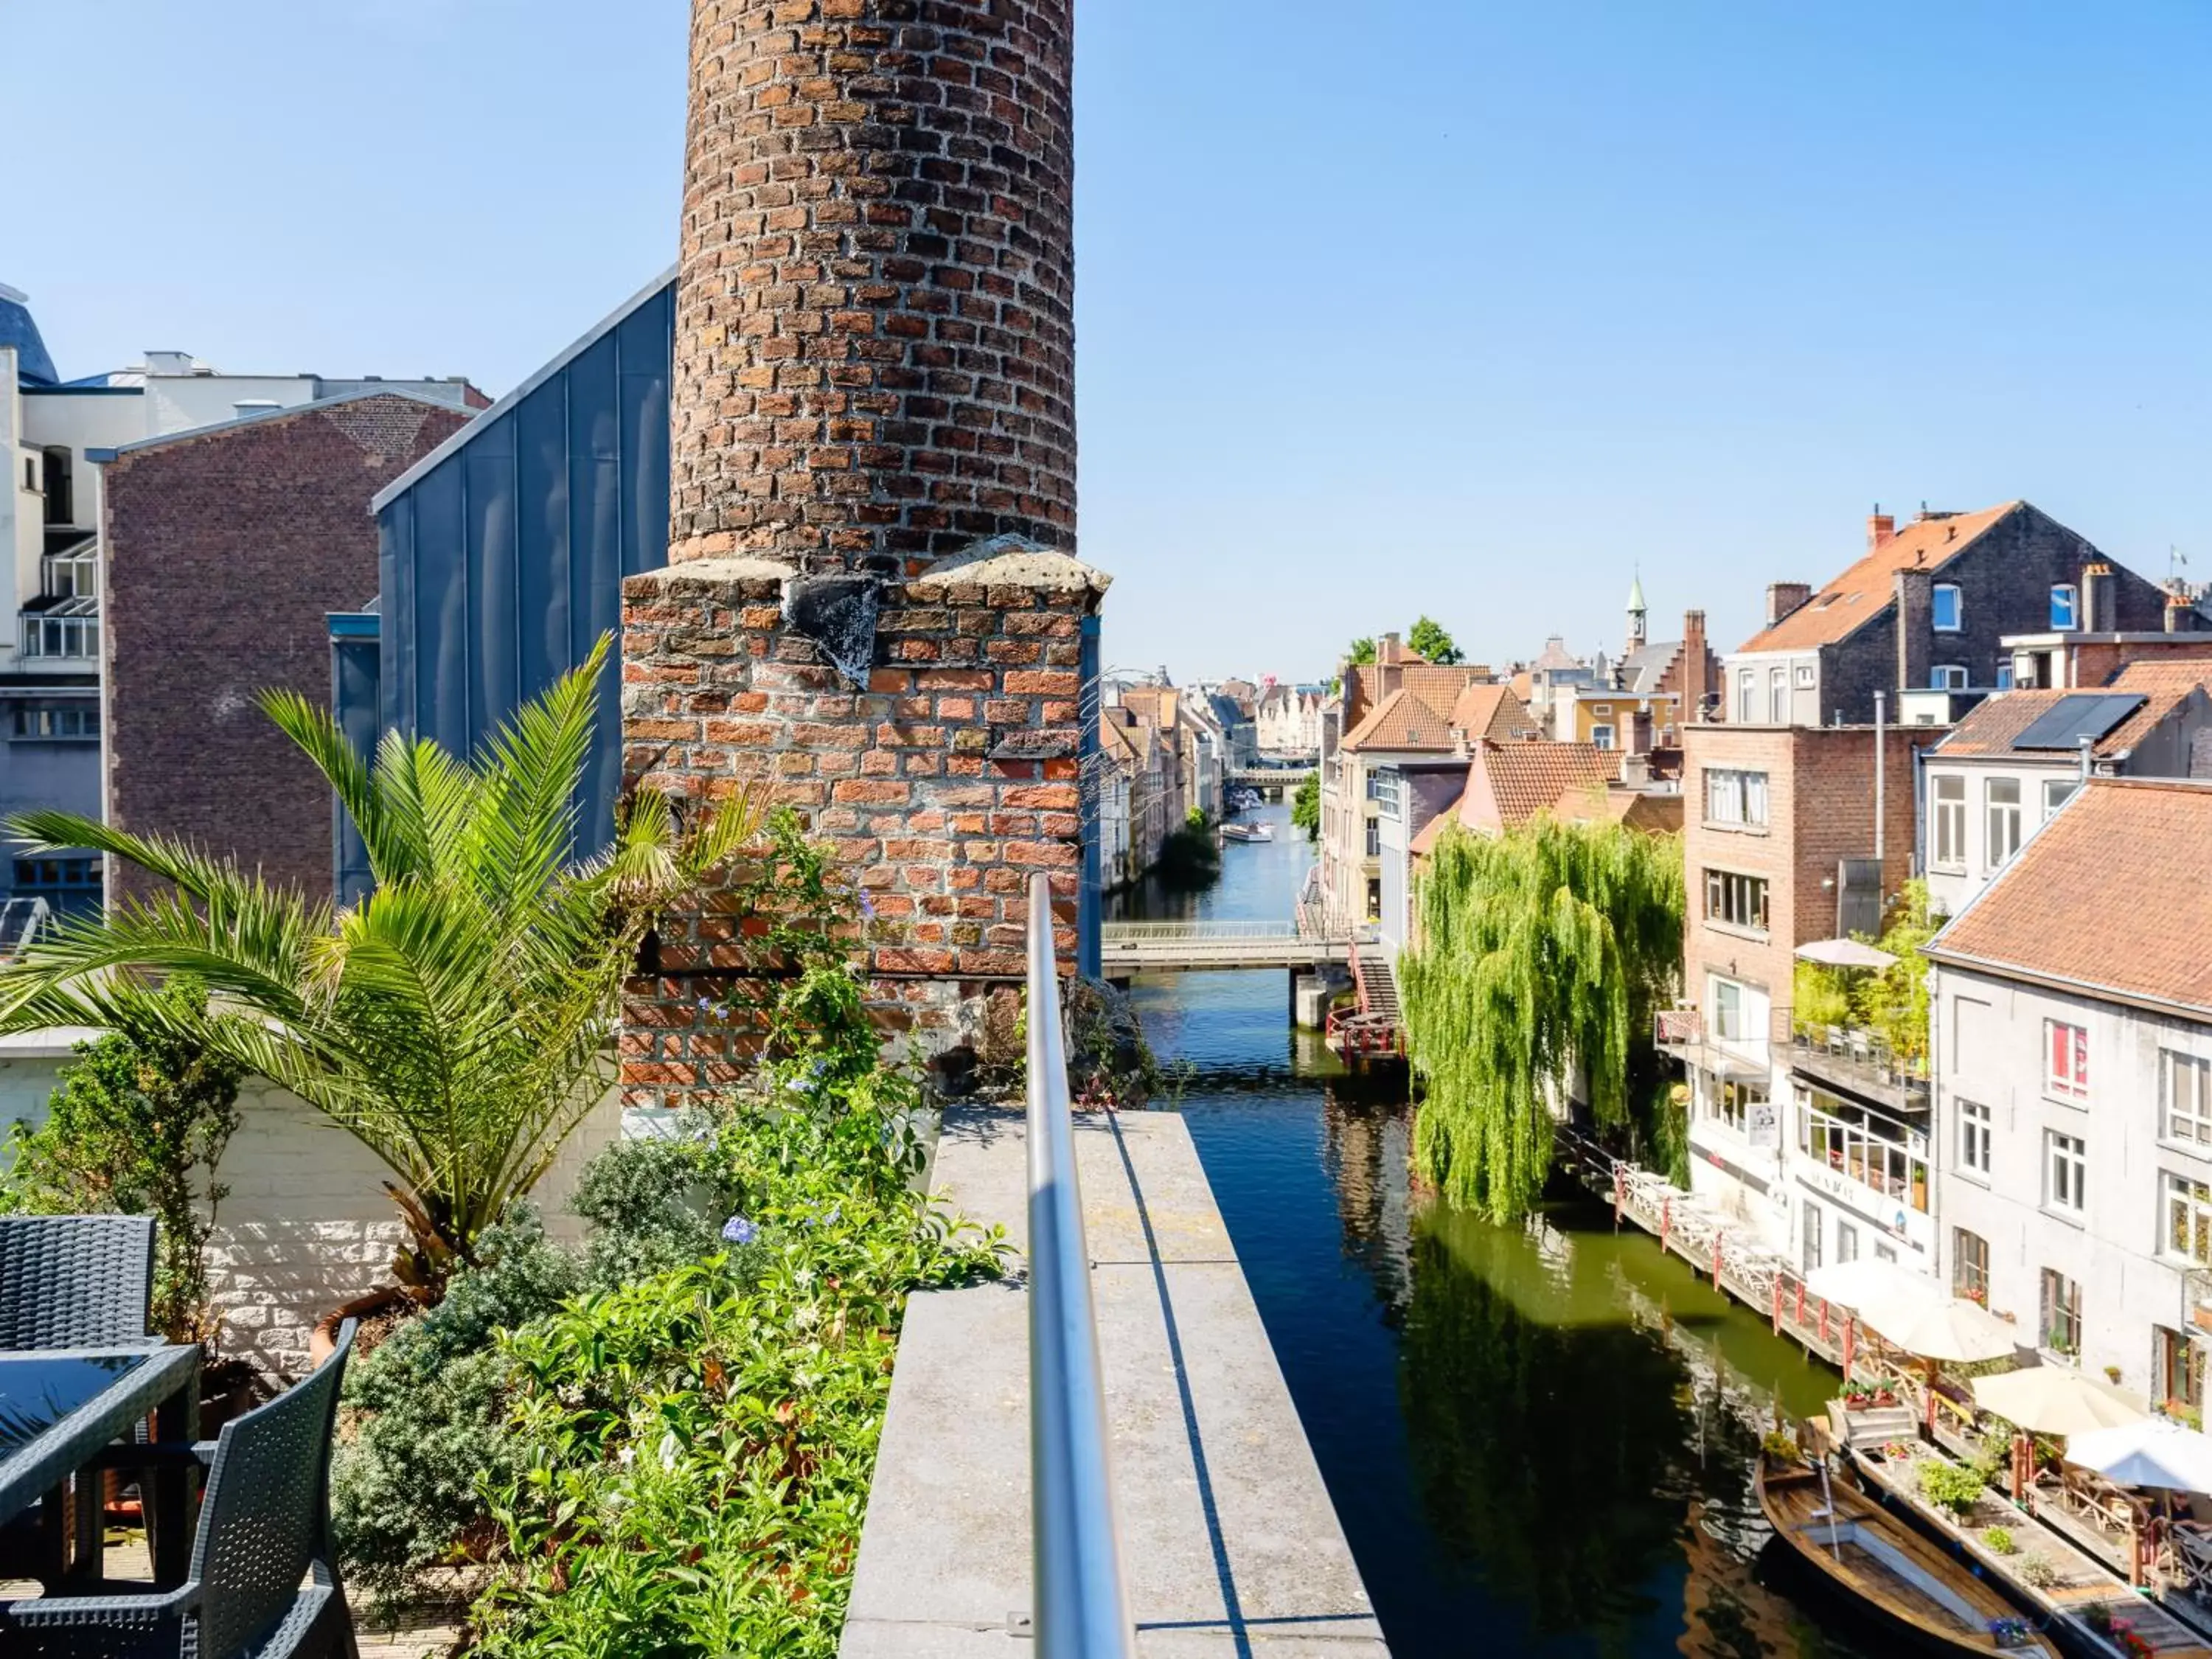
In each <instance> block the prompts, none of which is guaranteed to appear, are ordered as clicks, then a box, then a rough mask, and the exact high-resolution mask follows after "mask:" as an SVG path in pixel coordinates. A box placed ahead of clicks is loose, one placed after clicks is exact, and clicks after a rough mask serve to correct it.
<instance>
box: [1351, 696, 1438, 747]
mask: <svg viewBox="0 0 2212 1659" xmlns="http://www.w3.org/2000/svg"><path fill="white" fill-rule="evenodd" d="M1452 746H1453V744H1452V734H1451V727H1450V726H1449V724H1447V723H1446V721H1445V719H1444V717H1443V715H1442V714H1438V713H1437V711H1436V710H1435V709H1433V708H1431V707H1430V706H1429V705H1428V704H1427V703H1425V702H1422V701H1421V699H1420V698H1419V697H1417V696H1414V695H1413V693H1412V692H1411V691H1406V690H1399V691H1393V692H1392V693H1391V694H1390V695H1389V696H1387V697H1385V698H1383V701H1382V702H1379V703H1377V704H1376V706H1375V708H1374V711H1373V712H1372V713H1370V714H1369V715H1368V716H1367V718H1366V719H1365V720H1362V721H1360V722H1359V724H1358V725H1357V726H1353V727H1352V730H1351V731H1349V732H1346V733H1345V734H1344V742H1343V743H1342V744H1341V745H1340V747H1342V748H1346V749H1449V748H1451V747H1452Z"/></svg>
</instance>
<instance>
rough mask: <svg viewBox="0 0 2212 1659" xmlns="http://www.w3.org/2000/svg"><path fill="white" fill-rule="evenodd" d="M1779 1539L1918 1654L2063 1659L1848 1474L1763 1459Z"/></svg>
mask: <svg viewBox="0 0 2212 1659" xmlns="http://www.w3.org/2000/svg"><path fill="white" fill-rule="evenodd" d="M1755 1486H1756V1490H1757V1492H1758V1494H1759V1510H1760V1512H1761V1513H1763V1514H1764V1515H1765V1516H1766V1521H1767V1524H1768V1525H1769V1526H1771V1527H1772V1528H1774V1534H1775V1536H1776V1537H1777V1538H1778V1539H1780V1540H1781V1541H1782V1542H1783V1543H1784V1545H1786V1546H1787V1547H1789V1548H1790V1550H1792V1551H1794V1552H1795V1553H1796V1554H1797V1555H1798V1556H1799V1557H1800V1558H1802V1559H1803V1561H1804V1562H1805V1564H1806V1565H1808V1566H1809V1567H1811V1568H1812V1569H1813V1570H1814V1571H1815V1572H1818V1573H1820V1575H1821V1576H1822V1577H1825V1578H1826V1579H1827V1580H1828V1582H1829V1583H1832V1584H1833V1585H1834V1586H1835V1587H1836V1588H1837V1589H1839V1590H1841V1591H1843V1592H1844V1594H1845V1595H1849V1596H1850V1597H1851V1598H1852V1599H1853V1600H1854V1601H1857V1603H1858V1604H1859V1606H1860V1607H1862V1608H1863V1609H1864V1610H1865V1611H1866V1613H1868V1615H1869V1617H1871V1618H1872V1619H1873V1620H1875V1622H1877V1623H1879V1624H1880V1625H1881V1626H1882V1627H1883V1628H1884V1629H1885V1630H1887V1632H1889V1633H1890V1634H1891V1635H1893V1636H1894V1637H1896V1638H1898V1639H1899V1641H1900V1642H1901V1643H1903V1644H1905V1645H1906V1646H1907V1647H1909V1648H1910V1650H1911V1651H1912V1652H1915V1653H1922V1654H1962V1653H1978V1654H1992V1653H2008V1654H2028V1655H2043V1656H2052V1659H2055V1656H2056V1655H2057V1652H2058V1649H2057V1647H2056V1646H2055V1645H2053V1644H2051V1642H2050V1641H2049V1639H2048V1638H2045V1637H2043V1636H2041V1635H2039V1634H2038V1633H2037V1632H2035V1631H2034V1630H2033V1628H2032V1627H2031V1626H2030V1625H2029V1624H2028V1621H2027V1620H2026V1619H2025V1618H2024V1617H2022V1615H2021V1613H2020V1612H2019V1610H2018V1609H2017V1608H2015V1607H2014V1606H2013V1605H2012V1603H2011V1602H2009V1601H2006V1600H2005V1598H2004V1597H2003V1596H2002V1595H2000V1594H1999V1593H1998V1592H1997V1590H1996V1589H1995V1588H1994V1587H1993V1586H1991V1585H1990V1584H1989V1583H1986V1582H1985V1581H1984V1580H1982V1579H1980V1578H1978V1577H1975V1576H1974V1573H1973V1570H1972V1568H1971V1567H1969V1566H1968V1565H1966V1563H1964V1562H1962V1561H1960V1560H1957V1559H1954V1558H1953V1557H1952V1556H1951V1555H1949V1554H1948V1553H1946V1552H1945V1551H1944V1550H1942V1548H1941V1547H1938V1546H1936V1544H1933V1543H1931V1542H1929V1541H1928V1540H1927V1539H1924V1538H1923V1537H1922V1536H1921V1535H1920V1534H1919V1533H1917V1531H1915V1530H1914V1529H1913V1528H1911V1527H1910V1526H1908V1525H1906V1524H1905V1522H1902V1521H1900V1520H1898V1519H1897V1518H1896V1517H1894V1516H1892V1515H1890V1514H1889V1513H1888V1512H1887V1510H1884V1509H1882V1507H1881V1505H1880V1504H1876V1503H1875V1502H1874V1501H1873V1500H1872V1499H1871V1498H1869V1497H1867V1495H1866V1494H1865V1493H1864V1492H1861V1491H1860V1490H1859V1489H1858V1487H1857V1486H1855V1485H1853V1484H1852V1483H1851V1481H1850V1479H1849V1477H1847V1476H1845V1475H1844V1474H1841V1473H1840V1472H1837V1473H1833V1474H1826V1475H1824V1474H1823V1473H1822V1471H1821V1469H1820V1468H1819V1467H1818V1466H1814V1465H1808V1464H1804V1463H1800V1462H1784V1461H1783V1460H1780V1459H1778V1458H1776V1457H1773V1456H1771V1455H1764V1454H1762V1455H1761V1456H1760V1458H1759V1474H1758V1475H1757V1477H1756V1479H1755Z"/></svg>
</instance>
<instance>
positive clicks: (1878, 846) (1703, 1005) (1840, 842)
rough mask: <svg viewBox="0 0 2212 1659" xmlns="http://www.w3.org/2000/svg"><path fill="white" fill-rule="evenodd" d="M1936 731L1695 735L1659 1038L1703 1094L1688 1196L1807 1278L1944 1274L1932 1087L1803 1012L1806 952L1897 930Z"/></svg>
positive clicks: (1732, 727)
mask: <svg viewBox="0 0 2212 1659" xmlns="http://www.w3.org/2000/svg"><path fill="white" fill-rule="evenodd" d="M1938 735H1939V732H1937V731H1936V730H1935V729H1930V728H1920V729H1916V730H1912V731H1898V730H1892V731H1888V732H1884V733H1882V734H1881V735H1880V737H1879V738H1877V735H1876V733H1875V732H1874V731H1873V730H1872V729H1871V728H1869V727H1866V726H1826V727H1816V726H1787V725H1756V726H1752V725H1744V724H1741V723H1728V724H1720V723H1710V722H1708V723H1700V724H1693V725H1691V726H1687V727H1686V728H1685V730H1684V745H1683V775H1682V783H1681V788H1682V813H1683V825H1684V832H1683V855H1684V860H1685V863H1686V868H1685V872H1684V874H1685V878H1686V884H1687V890H1688V900H1689V907H1688V908H1689V914H1688V915H1687V917H1686V925H1685V927H1684V929H1683V961H1682V1004H1681V1006H1680V1007H1678V1008H1676V1009H1674V1010H1673V1011H1671V1012H1668V1013H1667V1014H1664V1015H1662V1016H1661V1018H1660V1029H1659V1031H1658V1033H1657V1036H1658V1038H1659V1042H1660V1046H1661V1048H1662V1049H1664V1050H1665V1051H1666V1052H1667V1053H1668V1054H1671V1055H1672V1056H1674V1058H1676V1059H1678V1060H1680V1061H1681V1062H1682V1064H1683V1066H1684V1073H1685V1079H1686V1082H1687V1084H1688V1085H1689V1090H1690V1148H1691V1162H1690V1169H1691V1184H1692V1190H1693V1191H1695V1192H1698V1193H1699V1194H1704V1195H1705V1196H1708V1197H1710V1198H1711V1199H1712V1200H1714V1201H1715V1202H1716V1203H1717V1205H1718V1206H1720V1207H1721V1208H1722V1209H1723V1211H1724V1212H1727V1213H1729V1214H1731V1215H1733V1216H1735V1217H1736V1218H1739V1219H1741V1220H1742V1221H1743V1222H1745V1223H1747V1224H1748V1225H1751V1226H1753V1228H1754V1229H1756V1230H1757V1231H1758V1232H1759V1234H1760V1235H1761V1236H1762V1237H1764V1238H1765V1241H1766V1242H1767V1243H1769V1244H1770V1245H1771V1247H1772V1248H1774V1249H1778V1250H1782V1251H1784V1253H1786V1254H1787V1255H1790V1258H1791V1259H1792V1260H1794V1261H1798V1262H1799V1263H1800V1264H1801V1265H1819V1264H1820V1263H1821V1262H1824V1261H1836V1260H1839V1259H1847V1258H1849V1257H1850V1256H1853V1255H1888V1256H1891V1257H1893V1258H1895V1259H1897V1260H1899V1261H1904V1262H1905V1263H1906V1264H1907V1265H1911V1266H1915V1267H1920V1268H1922V1269H1923V1270H1925V1271H1932V1270H1933V1267H1934V1261H1935V1237H1934V1224H1933V1220H1932V1218H1931V1215H1930V1205H1931V1190H1932V1188H1931V1180H1930V1173H1929V1146H1928V1142H1929V1103H1928V1097H1927V1090H1926V1087H1925V1085H1924V1083H1923V1081H1922V1080H1921V1079H1918V1078H1917V1077H1916V1076H1913V1075H1911V1067H1910V1066H1908V1065H1905V1064H1902V1063H1899V1061H1897V1060H1895V1059H1894V1058H1893V1057H1890V1056H1887V1055H1885V1054H1881V1053H1880V1052H1878V1050H1877V1048H1876V1047H1875V1045H1874V1044H1873V1043H1872V1042H1870V1041H1869V1040H1868V1039H1867V1038H1866V1036H1865V1035H1864V1034H1863V1033H1852V1032H1849V1031H1840V1030H1833V1029H1832V1028H1828V1027H1825V1026H1823V1027H1820V1028H1813V1027H1810V1026H1809V1025H1808V1023H1807V1022H1805V1021H1802V1020H1801V1019H1799V1018H1796V1012H1795V1002H1796V975H1797V969H1798V956H1797V952H1798V951H1799V949H1800V948H1801V947H1802V946H1805V945H1811V944H1813V943H1814V942H1816V941H1820V940H1832V939H1840V938H1848V937H1850V936H1852V935H1854V934H1864V933H1879V932H1881V928H1882V926H1883V922H1884V918H1885V916H1886V915H1887V910H1888V908H1889V906H1890V904H1891V903H1892V902H1893V901H1894V899H1895V897H1896V896H1897V892H1898V890H1899V887H1901V886H1902V884H1904V882H1905V879H1906V878H1907V877H1908V876H1909V874H1910V873H1911V861H1912V834H1913V807H1912V784H1913V771H1914V766H1915V759H1914V757H1915V753H1916V751H1917V749H1919V748H1920V747H1922V746H1923V745H1925V744H1929V743H1932V742H1933V741H1934V740H1935V739H1936V737H1937V736H1938ZM1877 757H1879V766H1880V771H1881V787H1880V790H1879V794H1880V797H1881V812H1880V823H1881V831H1880V833H1879V834H1877V832H1876V829H1875V825H1876V821H1877V814H1876V811H1875V799H1876V795H1877V789H1876V785H1875V776H1876V769H1877Z"/></svg>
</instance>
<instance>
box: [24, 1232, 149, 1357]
mask: <svg viewBox="0 0 2212 1659" xmlns="http://www.w3.org/2000/svg"><path fill="white" fill-rule="evenodd" d="M153 1292H154V1218H152V1217H151V1216H143V1215H10V1216H0V1348H6V1349H22V1348H118V1347H126V1346H130V1345H131V1344H132V1343H136V1342H148V1341H150V1340H153V1339H152V1338H151V1336H150V1335H149V1334H148V1332H147V1329H146V1325H147V1317H148V1310H149V1307H150V1305H151V1303H152V1300H153Z"/></svg>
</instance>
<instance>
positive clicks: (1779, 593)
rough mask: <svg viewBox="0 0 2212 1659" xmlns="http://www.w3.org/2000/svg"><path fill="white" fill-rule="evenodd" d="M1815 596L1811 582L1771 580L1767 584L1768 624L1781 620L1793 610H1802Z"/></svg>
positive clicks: (1769, 625) (1771, 624)
mask: <svg viewBox="0 0 2212 1659" xmlns="http://www.w3.org/2000/svg"><path fill="white" fill-rule="evenodd" d="M1812 598H1813V586H1812V584H1811V583H1810V582H1769V583H1767V585H1766V625H1767V626H1768V627H1769V628H1771V627H1773V626H1774V624H1775V623H1778V622H1780V621H1781V620H1782V619H1783V618H1784V617H1786V616H1788V615H1790V612H1791V611H1798V610H1802V608H1803V607H1804V606H1805V605H1807V604H1808V603H1809V602H1810V601H1811V599H1812Z"/></svg>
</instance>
